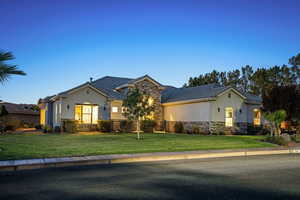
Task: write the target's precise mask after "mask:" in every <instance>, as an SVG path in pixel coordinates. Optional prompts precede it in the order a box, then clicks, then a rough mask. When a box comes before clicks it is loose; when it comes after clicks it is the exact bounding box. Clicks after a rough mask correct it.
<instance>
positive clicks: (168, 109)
mask: <svg viewBox="0 0 300 200" xmlns="http://www.w3.org/2000/svg"><path fill="white" fill-rule="evenodd" d="M210 106H211V105H210V102H198V103H189V104H175V105H168V106H164V119H165V120H167V121H210Z"/></svg>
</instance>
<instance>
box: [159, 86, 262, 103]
mask: <svg viewBox="0 0 300 200" xmlns="http://www.w3.org/2000/svg"><path fill="white" fill-rule="evenodd" d="M228 90H232V91H234V92H235V93H237V94H238V95H239V96H240V97H241V98H243V99H245V100H246V101H250V102H254V103H261V98H260V97H258V96H255V95H251V94H247V93H243V92H241V91H239V90H238V89H236V88H233V87H230V86H228V87H223V86H220V85H218V84H207V85H201V86H197V87H188V88H175V87H167V89H165V90H164V91H163V93H162V103H165V104H166V103H174V102H178V103H179V102H185V101H191V100H209V99H211V100H213V99H214V98H216V97H217V96H219V95H222V94H223V93H224V92H226V91H228Z"/></svg>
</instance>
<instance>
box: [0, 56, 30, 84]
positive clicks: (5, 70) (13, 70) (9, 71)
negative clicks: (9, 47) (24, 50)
mask: <svg viewBox="0 0 300 200" xmlns="http://www.w3.org/2000/svg"><path fill="white" fill-rule="evenodd" d="M13 59H14V56H13V55H12V53H10V52H0V83H4V82H5V81H7V80H8V79H9V78H10V76H11V75H26V73H25V72H23V71H21V70H19V69H18V68H17V66H16V65H9V64H6V63H5V62H6V61H8V60H13Z"/></svg>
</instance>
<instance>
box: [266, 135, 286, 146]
mask: <svg viewBox="0 0 300 200" xmlns="http://www.w3.org/2000/svg"><path fill="white" fill-rule="evenodd" d="M265 141H266V142H270V143H273V144H278V145H280V146H286V145H287V144H288V142H287V141H285V140H284V138H283V137H281V136H268V137H267V138H266V139H265Z"/></svg>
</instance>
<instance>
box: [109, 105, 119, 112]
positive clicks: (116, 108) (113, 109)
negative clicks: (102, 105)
mask: <svg viewBox="0 0 300 200" xmlns="http://www.w3.org/2000/svg"><path fill="white" fill-rule="evenodd" d="M118 110H119V109H118V107H116V106H114V107H112V108H111V111H112V112H113V113H117V112H118Z"/></svg>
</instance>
